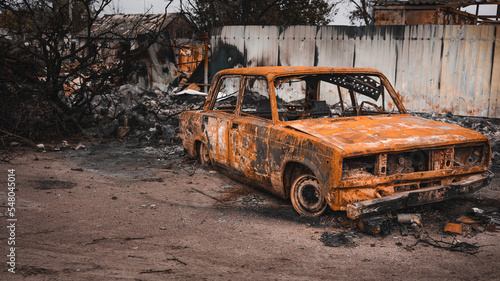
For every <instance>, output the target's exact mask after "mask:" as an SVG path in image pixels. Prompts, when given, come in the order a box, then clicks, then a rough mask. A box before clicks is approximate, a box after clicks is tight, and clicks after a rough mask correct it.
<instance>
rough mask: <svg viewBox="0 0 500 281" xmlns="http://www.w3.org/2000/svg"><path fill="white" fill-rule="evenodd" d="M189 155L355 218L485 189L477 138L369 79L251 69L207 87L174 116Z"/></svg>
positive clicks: (305, 207) (307, 207) (304, 206)
mask: <svg viewBox="0 0 500 281" xmlns="http://www.w3.org/2000/svg"><path fill="white" fill-rule="evenodd" d="M180 136H181V138H182V140H183V146H184V149H185V152H186V154H187V155H188V156H189V157H192V158H195V157H198V158H199V159H200V161H201V163H203V164H211V165H212V166H213V167H214V168H215V169H216V170H219V171H221V172H224V173H226V174H227V175H229V176H230V177H232V178H234V179H236V180H239V181H242V182H246V183H249V184H251V185H253V186H257V187H260V188H263V189H265V190H267V191H269V192H271V193H273V194H275V195H277V196H279V197H281V198H284V199H291V203H292V205H293V208H294V209H295V210H296V211H297V212H298V213H299V214H300V215H303V216H308V217H315V216H319V215H321V214H323V213H324V212H325V210H327V208H328V207H330V208H331V209H333V210H335V211H347V215H348V217H350V218H351V219H357V218H361V217H365V216H368V215H372V214H377V213H381V212H386V211H390V210H396V209H401V208H405V207H411V206H417V205H422V204H427V203H432V202H437V201H442V200H445V199H448V198H452V197H456V196H459V195H462V194H467V193H471V192H473V191H476V190H478V189H480V188H482V187H484V186H486V185H487V184H489V182H490V181H491V178H492V176H493V174H492V173H491V172H490V171H489V169H488V168H489V163H490V158H491V146H490V141H489V139H488V138H487V137H485V136H483V135H481V134H480V133H477V132H475V131H472V130H468V129H465V128H462V127H459V126H456V125H452V124H448V123H442V122H437V121H431V120H427V119H423V118H419V117H414V116H412V115H410V114H408V113H407V111H406V109H405V107H404V106H403V104H402V102H401V98H400V96H399V94H398V93H396V92H395V91H394V89H393V87H392V86H391V84H390V83H389V81H388V80H387V78H386V77H385V76H384V75H383V74H382V73H381V72H379V71H377V70H375V69H368V68H331V67H287V66H276V67H252V68H236V69H227V70H223V71H220V72H218V73H217V74H216V75H215V76H214V79H213V82H212V85H211V87H210V90H209V93H208V96H207V99H206V102H205V105H204V107H203V109H202V110H198V111H187V112H183V113H182V114H181V115H180Z"/></svg>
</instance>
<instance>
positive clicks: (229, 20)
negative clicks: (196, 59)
mask: <svg viewBox="0 0 500 281" xmlns="http://www.w3.org/2000/svg"><path fill="white" fill-rule="evenodd" d="M186 2H187V3H186ZM183 3H184V6H183V7H182V8H183V9H185V10H187V11H188V13H189V14H188V15H189V16H190V19H191V21H193V22H194V23H195V24H196V25H197V26H198V28H199V29H200V31H201V32H210V30H211V29H212V27H216V26H224V25H283V26H287V25H326V24H328V23H330V22H331V20H332V16H333V14H334V13H335V10H334V8H335V4H330V3H329V1H328V0H309V1H304V0H255V1H246V0H236V1H232V0H187V1H184V2H183Z"/></svg>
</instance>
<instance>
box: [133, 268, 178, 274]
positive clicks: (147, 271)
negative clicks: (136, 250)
mask: <svg viewBox="0 0 500 281" xmlns="http://www.w3.org/2000/svg"><path fill="white" fill-rule="evenodd" d="M139 273H140V274H145V273H169V274H171V273H173V272H172V269H165V270H152V269H150V270H146V271H141V272H139Z"/></svg>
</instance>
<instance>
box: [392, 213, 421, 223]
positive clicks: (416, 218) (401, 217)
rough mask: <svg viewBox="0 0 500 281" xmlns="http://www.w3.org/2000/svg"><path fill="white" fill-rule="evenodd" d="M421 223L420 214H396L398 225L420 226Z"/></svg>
mask: <svg viewBox="0 0 500 281" xmlns="http://www.w3.org/2000/svg"><path fill="white" fill-rule="evenodd" d="M421 221H422V216H421V215H420V214H398V222H399V223H407V224H412V223H416V224H421Z"/></svg>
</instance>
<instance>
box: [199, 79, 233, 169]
mask: <svg viewBox="0 0 500 281" xmlns="http://www.w3.org/2000/svg"><path fill="white" fill-rule="evenodd" d="M240 87H241V77H239V76H228V77H222V78H221V79H220V83H219V84H218V88H217V89H216V92H215V93H216V95H217V96H216V99H215V102H214V105H213V106H212V108H211V110H208V111H206V113H205V114H204V115H203V120H202V131H203V132H204V134H205V137H206V143H207V146H208V151H209V154H210V159H211V161H212V164H213V165H216V166H220V167H222V168H226V169H230V164H229V139H228V137H229V128H230V126H231V121H232V120H233V118H234V117H235V112H236V103H237V98H238V95H239V92H240V90H239V89H240Z"/></svg>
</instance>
